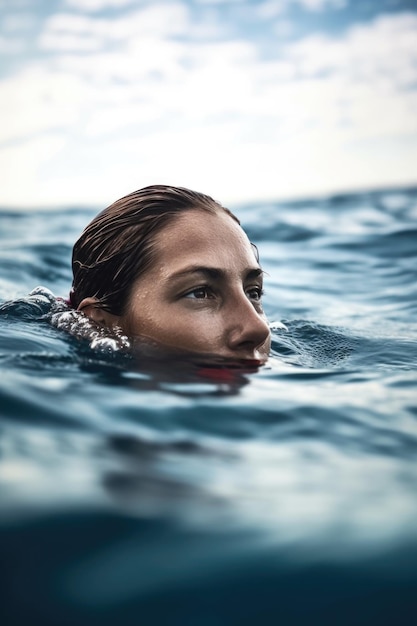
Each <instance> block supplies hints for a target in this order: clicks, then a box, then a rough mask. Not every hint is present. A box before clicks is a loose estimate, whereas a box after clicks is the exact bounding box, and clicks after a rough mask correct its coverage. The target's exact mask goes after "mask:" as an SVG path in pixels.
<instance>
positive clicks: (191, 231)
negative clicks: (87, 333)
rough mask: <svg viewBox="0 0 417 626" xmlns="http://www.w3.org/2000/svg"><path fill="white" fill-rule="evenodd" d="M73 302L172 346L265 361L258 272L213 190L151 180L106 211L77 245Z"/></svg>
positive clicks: (109, 323) (110, 323) (103, 321)
mask: <svg viewBox="0 0 417 626" xmlns="http://www.w3.org/2000/svg"><path fill="white" fill-rule="evenodd" d="M72 267H73V276H74V279H73V285H72V290H71V295H70V303H71V305H72V307H73V308H75V309H77V310H78V311H81V312H83V313H84V314H85V315H87V316H88V317H89V318H91V319H92V320H94V321H95V322H96V323H97V324H99V325H100V326H103V327H107V328H121V329H122V331H123V332H124V333H125V334H127V335H129V336H131V337H141V338H145V339H147V340H151V341H153V342H156V343H158V344H162V345H164V346H167V347H169V348H173V349H177V350H181V351H187V352H194V353H199V354H212V355H216V356H220V357H224V358H226V359H229V358H231V359H244V360H251V361H255V362H257V363H259V364H261V363H264V362H265V361H266V359H267V357H268V353H269V348H270V331H269V327H268V323H267V321H266V318H265V315H264V313H263V310H262V303H261V299H262V278H263V272H262V269H261V267H260V265H259V263H258V260H257V254H256V249H255V248H254V246H252V245H251V243H250V242H249V240H248V238H247V236H246V234H245V233H244V231H243V230H242V228H241V227H240V223H239V220H238V219H237V218H236V217H235V216H234V215H233V214H232V213H231V212H230V211H229V210H228V209H226V208H224V207H222V206H221V205H220V204H218V203H217V202H215V201H214V200H213V199H212V198H210V197H209V196H206V195H203V194H201V193H197V192H195V191H191V190H189V189H185V188H180V187H168V186H163V185H155V186H150V187H145V188H144V189H141V190H139V191H136V192H133V193H131V194H129V195H127V196H125V197H123V198H121V199H120V200H117V201H116V202H115V203H114V204H112V205H111V206H109V207H108V208H107V209H105V210H104V211H102V212H101V213H100V214H99V215H98V216H97V217H96V218H94V219H93V221H92V222H91V223H90V224H89V225H88V226H87V228H86V229H85V230H84V232H83V233H82V235H81V237H80V238H79V240H78V241H77V242H76V244H75V246H74V250H73V260H72Z"/></svg>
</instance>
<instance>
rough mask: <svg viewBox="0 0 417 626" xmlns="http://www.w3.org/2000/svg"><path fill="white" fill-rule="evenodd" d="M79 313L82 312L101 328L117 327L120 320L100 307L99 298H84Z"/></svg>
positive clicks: (79, 306)
mask: <svg viewBox="0 0 417 626" xmlns="http://www.w3.org/2000/svg"><path fill="white" fill-rule="evenodd" d="M77 311H81V312H82V313H84V314H85V315H87V317H89V318H90V319H92V320H93V321H94V322H96V323H97V324H100V326H107V327H108V328H111V327H112V326H115V325H116V324H117V323H118V320H119V317H118V316H117V315H113V313H109V312H108V311H104V310H103V309H102V308H101V307H100V300H97V298H84V300H82V301H81V302H80V304H79V305H78V309H77Z"/></svg>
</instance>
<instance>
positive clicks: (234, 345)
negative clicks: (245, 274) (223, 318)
mask: <svg viewBox="0 0 417 626" xmlns="http://www.w3.org/2000/svg"><path fill="white" fill-rule="evenodd" d="M230 308H231V310H230V311H229V322H230V323H229V333H228V344H229V349H231V350H233V352H234V353H236V352H240V353H242V355H243V356H245V357H246V356H249V358H253V356H254V355H253V352H254V351H256V349H257V348H259V347H260V346H262V345H263V344H264V343H265V342H266V341H267V339H268V338H269V336H270V330H269V326H268V323H267V321H266V319H265V317H264V315H263V314H262V313H259V311H257V310H256V309H255V307H254V306H253V304H252V302H251V301H250V300H249V299H248V298H247V296H246V294H244V293H242V294H240V295H239V297H238V298H235V299H234V301H233V302H232V303H231V307H230Z"/></svg>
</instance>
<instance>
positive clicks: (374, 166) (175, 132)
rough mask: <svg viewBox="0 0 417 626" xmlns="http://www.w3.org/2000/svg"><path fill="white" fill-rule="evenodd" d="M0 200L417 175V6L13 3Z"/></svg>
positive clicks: (307, 0)
mask: <svg viewBox="0 0 417 626" xmlns="http://www.w3.org/2000/svg"><path fill="white" fill-rule="evenodd" d="M0 10H1V13H2V15H1V18H2V19H1V24H2V26H1V33H0V59H1V61H0V172H1V174H0V180H1V184H0V204H1V205H7V206H28V207H29V206H35V207H40V206H58V205H73V204H77V205H90V204H93V205H103V204H104V205H107V204H109V203H110V202H111V201H113V200H114V199H116V198H118V197H120V196H122V195H125V194H126V193H128V192H130V191H133V190H135V189H138V188H140V187H143V186H144V185H148V184H153V183H165V184H174V185H182V186H187V187H191V188H194V189H196V190H198V191H203V192H205V193H208V194H210V195H213V196H214V197H216V198H217V199H218V200H220V201H222V202H224V203H228V204H233V203H236V202H245V201H252V200H261V199H275V198H277V199H279V198H287V197H308V196H310V195H317V194H327V193H332V192H338V191H348V190H355V189H360V188H375V187H387V186H390V185H401V184H410V183H417V1H416V0H411V1H405V0H398V1H397V0H165V1H162V0H161V1H159V0H152V1H151V0H136V1H135V0H56V1H53V0H0Z"/></svg>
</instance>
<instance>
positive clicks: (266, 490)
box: [0, 189, 417, 626]
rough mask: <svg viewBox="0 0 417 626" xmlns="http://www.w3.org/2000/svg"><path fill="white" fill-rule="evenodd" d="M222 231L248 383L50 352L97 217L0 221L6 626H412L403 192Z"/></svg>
mask: <svg viewBox="0 0 417 626" xmlns="http://www.w3.org/2000/svg"><path fill="white" fill-rule="evenodd" d="M232 208H233V209H234V210H235V212H236V213H237V215H238V216H239V217H240V219H241V221H242V224H243V225H244V227H245V229H246V230H247V232H248V234H249V236H250V238H251V239H252V241H254V242H255V243H256V244H257V245H258V248H259V250H260V255H261V261H262V264H263V267H264V269H265V270H266V272H267V276H266V285H265V297H264V306H265V309H266V313H267V315H268V318H269V320H270V321H271V328H272V335H273V344H272V353H271V357H270V360H269V362H268V364H267V365H266V366H265V367H263V368H261V369H260V370H259V371H257V372H245V371H241V370H232V371H229V370H224V369H221V368H218V369H216V368H206V369H203V370H201V369H200V370H197V369H196V368H193V367H192V366H190V364H187V363H182V362H180V361H176V360H174V359H170V360H169V359H167V360H166V361H164V360H161V359H154V358H152V357H150V356H148V355H146V353H143V354H141V353H140V351H139V353H137V354H135V355H134V357H132V356H129V355H126V354H125V353H124V352H123V350H112V349H111V348H112V346H111V345H110V346H109V344H108V343H106V342H104V343H100V342H98V343H97V342H95V343H93V347H92V346H91V341H90V340H89V339H88V338H79V337H78V338H77V337H76V336H74V335H72V334H70V333H68V332H66V330H65V328H62V325H61V327H59V324H57V323H56V319H57V317H56V316H57V315H58V318H59V315H60V311H62V307H63V304H62V302H61V301H60V300H57V299H56V296H66V295H67V294H68V290H69V287H70V282H71V273H70V256H71V248H72V244H73V243H74V241H75V239H76V238H77V237H78V235H79V233H80V231H81V230H82V229H83V227H84V226H85V225H86V224H87V222H88V221H89V220H90V219H91V218H92V217H93V215H94V214H95V212H96V211H92V210H91V209H87V208H86V209H80V208H77V209H71V208H69V209H67V210H61V209H60V210H58V209H57V210H49V211H46V210H45V211H42V210H38V211H24V210H19V211H12V210H6V209H3V210H2V211H1V212H0V368H1V375H0V412H1V422H0V563H1V579H0V589H1V598H2V599H1V603H0V622H1V624H2V625H4V626H9V625H14V624H18V625H23V624H29V623H30V624H38V623H39V624H43V625H45V626H55V625H57V626H66V625H71V626H73V625H77V626H84V625H88V626H95V625H100V626H101V625H103V626H107V625H116V624H117V625H121V626H129V625H137V624H141V625H142V624H145V625H147V624H153V625H157V626H159V625H162V624H163V625H165V624H166V625H170V626H171V625H173V626H176V625H180V624H181V625H184V624H186V625H190V626H200V625H201V626H223V625H224V626H234V625H236V626H240V625H252V624H283V625H284V626H287V625H294V624H295V625H298V624H317V625H323V624H332V625H337V626H339V625H342V626H343V625H355V626H356V625H358V624H359V625H362V624H366V625H367V626H370V625H374V624H375V625H378V626H381V625H388V624H389V625H391V624H392V625H393V626H394V625H395V626H398V625H403V624H404V625H405V624H407V625H408V624H412V623H414V621H415V619H416V617H415V616H416V610H417V374H416V366H417V321H416V320H417V189H396V190H386V191H374V192H367V193H360V194H352V195H345V196H335V197H329V198H321V199H313V200H309V201H307V200H306V201H299V202H287V203H285V202H281V203H273V202H270V203H262V202H259V203H252V204H248V205H246V206H239V207H232ZM38 287H39V288H38ZM54 315H55V318H54ZM54 320H55V323H53V321H54ZM279 322H283V323H284V325H285V327H282V324H280V323H279ZM57 326H58V327H57Z"/></svg>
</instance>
